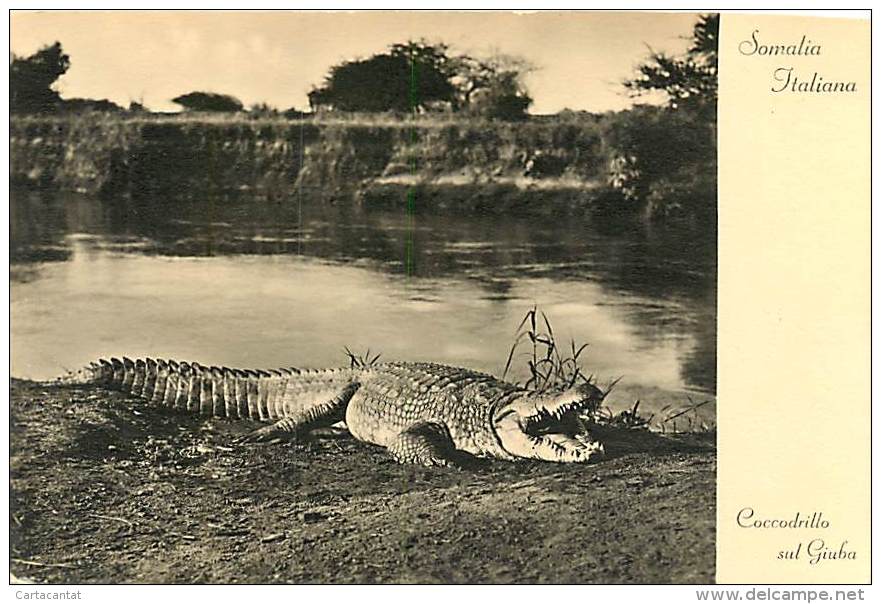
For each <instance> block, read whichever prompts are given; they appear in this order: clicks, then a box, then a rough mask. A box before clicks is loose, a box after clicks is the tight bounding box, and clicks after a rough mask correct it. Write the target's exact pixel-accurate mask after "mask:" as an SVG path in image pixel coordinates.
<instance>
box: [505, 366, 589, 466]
mask: <svg viewBox="0 0 881 604" xmlns="http://www.w3.org/2000/svg"><path fill="white" fill-rule="evenodd" d="M603 396H604V395H603V393H602V391H600V390H599V388H596V387H595V386H593V385H590V384H583V385H580V386H576V387H574V388H570V389H569V390H566V391H565V392H563V393H561V394H558V395H554V396H542V395H537V394H528V395H524V396H523V397H521V398H518V399H516V400H514V401H513V402H511V403H509V404H507V405H504V406H502V407H500V408H499V409H496V410H495V412H494V413H493V418H492V424H493V425H492V428H493V431H494V432H495V435H496V437H497V439H498V442H499V444H500V445H501V447H502V448H503V449H504V450H505V452H506V453H509V454H510V455H512V456H514V457H525V458H529V459H541V460H544V461H555V462H563V463H567V462H568V463H587V462H591V461H596V460H598V459H599V458H601V457H602V456H603V454H604V451H603V445H602V444H601V443H600V442H598V441H594V440H592V439H591V438H590V437H589V436H588V434H587V428H586V427H585V426H584V424H583V423H582V421H581V420H580V419H579V417H578V414H579V412H581V411H584V410H587V409H596V407H597V406H598V405H599V403H600V402H602V400H603Z"/></svg>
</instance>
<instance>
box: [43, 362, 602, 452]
mask: <svg viewBox="0 0 881 604" xmlns="http://www.w3.org/2000/svg"><path fill="white" fill-rule="evenodd" d="M57 381H58V382H59V383H64V384H91V385H98V386H103V387H106V388H109V389H114V390H120V391H123V392H126V393H129V394H132V395H134V396H136V397H139V398H141V399H144V400H146V401H148V402H149V403H151V404H153V405H156V406H159V407H165V408H170V409H177V410H182V411H187V412H190V413H193V414H198V415H202V416H210V417H222V418H229V419H239V418H241V419H252V420H261V421H263V422H269V423H268V425H266V426H263V427H260V428H258V429H257V430H255V431H253V432H251V433H249V434H248V435H246V436H245V437H243V438H242V439H241V440H242V441H244V442H269V441H274V440H281V439H283V438H285V437H296V436H297V435H302V434H305V433H308V432H309V431H311V430H314V429H317V428H324V427H328V426H332V425H334V424H337V423H339V422H343V421H344V422H345V426H346V428H347V429H348V431H349V432H350V433H351V434H352V436H354V437H355V438H356V439H357V440H359V441H363V442H367V443H372V444H375V445H379V446H382V447H385V448H386V449H387V450H388V452H389V453H390V454H391V455H392V457H394V458H395V459H397V460H398V461H399V462H402V463H414V464H422V465H427V466H448V465H459V460H461V459H462V455H463V452H464V454H467V455H466V456H476V457H488V458H497V459H507V460H515V459H523V458H528V459H538V460H545V461H553V462H592V461H596V460H598V459H600V458H601V457H602V456H603V454H604V451H603V445H602V443H600V442H598V441H596V440H594V439H592V438H591V437H590V436H589V434H588V430H587V428H586V426H585V424H584V423H583V422H582V420H581V418H580V415H581V414H582V413H584V412H588V411H593V410H596V409H597V407H598V406H599V404H600V403H601V402H602V400H603V398H604V396H605V395H604V393H603V392H602V390H600V389H599V388H597V387H596V386H595V385H593V384H591V383H590V381H589V380H583V381H582V383H579V384H573V385H571V386H570V387H568V388H565V389H561V390H557V391H550V392H540V391H531V390H527V389H525V388H522V387H520V386H516V385H514V384H511V383H508V382H505V381H501V380H498V379H496V378H495V377H493V376H491V375H488V374H484V373H479V372H477V371H472V370H469V369H462V368H459V367H450V366H446V365H439V364H433V363H404V362H391V363H381V364H372V365H366V366H359V367H344V368H336V369H295V368H284V369H274V370H253V369H230V368H226V367H206V366H203V365H200V364H199V363H190V362H177V361H166V360H163V359H151V358H146V359H136V360H131V359H129V358H127V357H124V358H122V359H117V358H111V359H99V360H98V361H95V362H93V363H90V364H89V365H87V366H86V367H84V368H82V369H80V370H78V371H75V372H70V373H68V374H67V375H65V376H63V377H61V378H58V380H57Z"/></svg>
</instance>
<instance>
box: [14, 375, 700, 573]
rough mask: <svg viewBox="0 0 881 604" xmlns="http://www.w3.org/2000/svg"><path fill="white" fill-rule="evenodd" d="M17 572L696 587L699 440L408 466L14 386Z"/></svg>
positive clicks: (345, 449)
mask: <svg viewBox="0 0 881 604" xmlns="http://www.w3.org/2000/svg"><path fill="white" fill-rule="evenodd" d="M11 406H12V409H11V450H10V455H11V457H10V465H11V501H10V511H11V514H10V516H11V518H10V530H11V535H10V548H11V556H12V562H11V570H12V572H13V573H14V574H15V575H16V576H17V577H18V578H21V579H25V580H32V581H36V582H41V583H42V582H49V583H52V582H55V583H67V582H74V583H285V582H290V583H327V582H332V583H375V582H405V583H435V582H445V583H446V582H454V583H512V582H521V583H522V582H528V583H707V582H712V579H713V573H714V561H715V545H714V540H715V491H716V455H715V447H714V440H713V438H714V437H713V435H711V434H707V435H692V436H680V437H676V438H672V437H660V436H657V435H653V434H647V433H644V432H641V431H639V432H637V431H632V430H631V431H626V432H619V431H615V432H609V433H607V434H604V435H603V437H604V438H605V439H606V448H607V451H608V452H609V458H608V459H607V460H606V461H604V462H602V463H599V464H596V465H591V466H582V465H562V464H548V463H538V462H536V463H532V462H518V463H510V462H502V461H492V462H488V463H486V464H484V465H481V466H479V467H476V468H471V469H468V470H454V469H427V468H420V467H411V466H402V465H399V464H397V463H395V462H394V461H392V460H391V459H390V458H389V457H388V456H387V455H386V453H385V452H384V451H383V450H381V449H379V448H376V447H372V446H370V445H366V444H364V443H359V442H357V441H355V440H353V439H352V438H351V437H349V436H347V435H343V436H338V437H330V436H328V437H324V438H320V439H316V440H313V441H310V442H308V443H296V444H294V443H289V444H281V445H263V446H257V445H241V446H240V445H236V444H234V443H233V439H234V438H235V437H236V436H238V435H240V434H243V433H245V432H246V431H248V430H250V429H252V428H254V427H255V425H256V424H253V423H251V422H228V421H226V420H206V419H201V418H193V417H187V416H183V415H180V414H175V413H169V412H164V411H159V410H154V409H150V408H148V407H146V406H144V405H143V404H142V403H138V402H134V401H132V400H131V399H127V398H126V397H124V396H123V395H119V394H115V393H110V392H106V391H102V390H99V389H88V388H76V387H54V386H47V385H44V384H36V383H33V382H26V381H18V380H13V382H12V394H11Z"/></svg>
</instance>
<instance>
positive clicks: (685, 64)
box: [9, 15, 719, 120]
mask: <svg viewBox="0 0 881 604" xmlns="http://www.w3.org/2000/svg"><path fill="white" fill-rule="evenodd" d="M718 28H719V17H718V15H704V16H701V17H700V18H699V19H698V22H697V24H696V25H695V27H694V31H693V36H692V44H691V46H690V47H689V49H688V51H687V53H686V54H685V56H682V57H671V56H668V55H665V54H663V53H656V52H654V51H652V52H651V53H650V55H649V56H648V57H647V58H646V60H645V61H644V62H643V63H642V64H641V65H640V66H639V68H638V75H637V76H636V77H634V78H632V79H630V80H626V81H625V82H623V85H624V87H625V88H626V89H627V90H629V91H630V92H631V93H632V94H633V95H635V96H639V95H641V94H643V93H645V92H647V91H654V90H660V91H663V92H664V93H666V95H667V98H668V105H669V108H670V109H683V110H687V111H691V112H696V113H700V114H701V115H703V116H704V117H706V118H710V117H713V116H714V115H715V103H716V100H715V99H716V94H717V88H716V87H717V83H716V82H717V78H716V70H717V66H718V58H717V45H718ZM70 64H71V61H70V57H69V56H68V55H67V54H66V53H65V52H64V50H63V48H62V46H61V43H60V42H55V43H54V44H52V45H49V46H46V47H44V48H41V49H40V50H38V51H37V52H36V53H34V54H33V55H31V56H29V57H18V56H15V55H13V57H12V61H11V64H10V86H9V88H10V109H11V111H12V113H15V114H48V113H56V112H59V111H77V110H85V109H92V110H111V111H112V110H116V111H122V110H123V108H121V107H119V106H118V105H116V104H114V103H112V102H111V101H108V100H93V99H62V98H61V96H60V94H59V93H58V92H57V91H56V90H55V88H54V86H55V84H56V82H57V80H58V78H60V77H61V76H62V75H64V74H65V73H66V72H67V70H68V69H69V68H70ZM534 69H535V67H534V66H533V65H532V64H531V63H530V62H529V61H528V60H527V59H524V58H522V57H516V56H511V55H505V54H501V53H496V54H494V55H491V56H488V57H475V56H471V55H468V54H464V53H455V52H453V50H452V49H451V48H450V47H449V46H448V45H446V44H444V43H429V42H426V41H425V40H419V41H414V40H410V41H407V42H405V43H399V44H392V45H391V46H389V47H388V49H387V50H385V51H384V52H380V53H376V54H374V55H372V56H370V57H368V58H366V59H353V60H349V61H343V62H341V63H339V64H337V65H334V66H333V67H331V68H330V70H329V72H328V74H327V75H326V77H325V78H324V81H323V82H322V83H321V84H320V85H317V86H313V87H312V89H311V90H310V92H309V93H308V99H309V107H310V110H311V111H312V112H319V111H321V112H332V111H336V112H368V113H372V112H397V113H407V112H416V113H425V112H432V111H446V112H451V113H462V114H467V115H475V116H480V117H485V118H491V119H502V120H522V119H526V118H527V115H528V109H529V107H530V106H531V105H532V102H533V99H532V97H531V95H530V94H529V91H528V89H527V87H526V84H525V82H524V80H525V76H526V75H528V74H529V73H530V72H531V71H533V70H534ZM172 102H174V103H176V104H178V105H180V106H181V107H182V108H184V109H185V110H189V111H215V112H238V111H243V110H244V105H243V104H242V102H241V101H240V100H239V99H237V98H236V97H234V96H232V95H229V94H220V93H215V92H205V91H193V92H189V93H186V94H181V95H180V96H177V97H175V98H174V99H172ZM129 109H130V110H132V111H142V110H144V107H143V106H142V105H141V104H140V103H137V102H133V103H132V104H131V105H130V107H129ZM251 110H252V112H254V113H263V114H266V113H273V112H275V110H274V109H273V108H271V107H269V106H268V105H266V104H257V105H253V106H252V107H251ZM288 112H289V113H294V114H300V112H298V111H296V110H289V111H288Z"/></svg>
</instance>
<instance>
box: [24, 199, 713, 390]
mask: <svg viewBox="0 0 881 604" xmlns="http://www.w3.org/2000/svg"><path fill="white" fill-rule="evenodd" d="M10 216H11V241H10V254H11V261H12V268H11V278H12V281H13V288H12V315H13V324H12V330H13V358H12V365H13V375H21V376H25V375H26V376H30V377H48V376H50V375H54V374H56V373H57V372H58V369H59V366H63V365H67V366H73V365H76V364H77V363H79V362H81V361H82V360H84V359H88V358H91V357H93V356H95V355H96V354H105V353H117V354H118V353H120V352H128V353H130V354H138V353H144V354H148V353H149V354H154V355H162V354H166V355H169V356H177V357H184V356H190V357H192V358H198V359H199V360H201V361H203V362H208V363H227V364H233V365H278V364H291V363H299V364H303V365H313V366H317V365H323V364H339V363H340V361H341V355H340V350H341V349H342V346H344V345H348V346H350V347H352V346H354V347H359V346H362V347H365V348H366V347H367V346H370V347H372V348H374V349H378V350H382V351H383V352H384V354H385V355H386V356H387V357H389V358H393V357H396V358H408V359H409V358H412V359H417V358H418V359H432V360H438V361H443V362H450V363H456V364H464V365H470V366H473V367H476V368H480V369H484V370H487V371H493V372H495V371H497V370H498V368H499V365H500V364H501V363H503V362H504V356H505V354H506V352H507V350H506V349H507V346H508V345H509V344H510V341H511V335H512V333H511V332H512V330H513V328H514V327H515V326H516V324H517V322H518V321H519V319H520V318H521V317H522V315H523V313H524V312H525V311H526V310H527V309H528V308H529V307H530V306H531V305H532V304H533V303H538V304H540V305H541V306H542V307H543V308H544V309H545V310H546V311H547V312H548V314H549V316H550V317H551V319H552V320H553V321H554V323H555V328H556V329H557V332H558V333H559V334H562V335H564V336H569V335H571V336H572V337H574V338H576V339H578V340H580V341H588V342H590V343H591V348H590V351H591V355H592V357H591V363H590V364H591V368H592V369H595V370H596V371H598V372H599V373H600V374H605V375H609V376H612V375H619V374H625V375H627V376H628V379H629V380H632V381H634V382H636V383H641V384H644V385H646V386H648V387H656V388H663V389H678V390H685V389H692V390H695V389H696V390H702V391H710V392H711V391H714V389H715V348H716V340H715V302H716V300H715V287H716V286H715V281H716V278H715V272H716V268H715V267H716V257H715V237H714V234H713V233H699V232H694V231H693V230H687V229H684V228H680V229H672V228H664V229H659V228H654V229H653V228H650V227H647V226H644V225H633V224H628V225H618V226H614V225H598V224H592V223H590V222H587V221H582V220H572V219H565V220H560V219H558V220H553V219H544V220H542V219H536V218H529V219H517V218H499V217H497V216H494V217H481V216H476V217H457V216H439V215H429V214H425V215H421V214H420V215H417V216H416V217H407V216H406V215H404V214H403V212H394V211H367V210H364V209H362V208H358V207H352V206H351V205H349V204H339V205H328V204H325V203H317V202H311V203H310V202H309V201H305V202H304V203H302V204H300V205H297V204H282V203H274V202H260V203H255V202H253V201H250V200H247V199H230V198H211V199H206V200H203V201H201V202H198V203H197V202H188V203H181V202H174V203H160V202H158V201H154V202H153V203H147V202H143V201H141V202H134V201H131V200H123V199H119V200H112V201H100V200H97V199H94V198H89V197H85V196H79V195H60V196H51V195H45V194H42V195H35V194H21V193H14V194H13V195H12V199H11V214H10ZM408 248H409V249H410V250H411V256H410V258H409V261H408V257H407V254H408V251H407V250H408ZM81 357H82V358H81Z"/></svg>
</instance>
